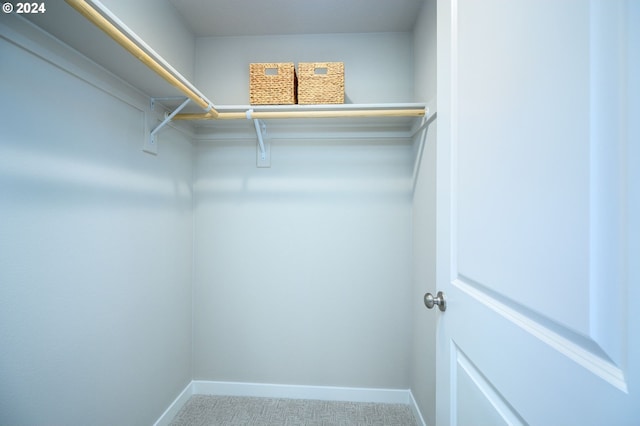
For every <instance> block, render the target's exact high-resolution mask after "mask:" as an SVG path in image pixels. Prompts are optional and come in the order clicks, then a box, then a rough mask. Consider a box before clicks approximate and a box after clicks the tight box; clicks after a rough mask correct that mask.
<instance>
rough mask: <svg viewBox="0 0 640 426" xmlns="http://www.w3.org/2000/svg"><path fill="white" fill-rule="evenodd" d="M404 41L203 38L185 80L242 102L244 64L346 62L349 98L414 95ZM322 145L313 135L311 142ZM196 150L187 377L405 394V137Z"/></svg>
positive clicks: (378, 37) (228, 144) (251, 141)
mask: <svg viewBox="0 0 640 426" xmlns="http://www.w3.org/2000/svg"><path fill="white" fill-rule="evenodd" d="M412 43H413V42H412V38H411V35H410V34H347V35H311V36H270V37H225V38H201V39H197V42H196V46H197V47H196V52H197V53H196V55H197V62H196V84H197V85H198V87H199V88H201V90H202V91H203V92H204V93H208V94H210V95H211V98H212V99H213V100H214V101H215V102H216V103H219V104H247V103H248V102H249V95H248V86H249V84H248V67H249V63H251V62H287V61H291V62H295V63H297V62H300V61H343V62H345V88H346V93H347V96H348V97H350V100H351V101H352V102H356V103H360V102H383V101H386V102H401V101H402V102H406V101H411V100H412V99H413V59H412ZM320 135H321V134H320ZM317 136H318V134H313V135H312V137H314V138H316V139H312V140H301V139H295V138H294V139H281V140H278V139H275V140H273V141H272V143H273V146H272V153H271V155H272V167H271V168H270V169H256V166H255V161H256V151H255V150H256V148H255V144H256V142H255V136H251V134H249V138H248V139H246V140H228V141H222V142H216V143H213V142H207V141H204V142H201V143H200V144H199V145H198V149H197V155H196V158H197V159H196V171H195V173H196V175H195V181H194V185H195V188H194V189H195V197H196V204H195V220H196V233H195V253H196V259H195V265H196V270H195V282H194V378H195V379H205V380H225V381H248V382H263V383H284V384H305V385H329V386H331V385H333V386H363V387H382V388H404V389H406V388H408V386H409V383H408V380H409V363H408V361H409V349H410V347H409V343H410V310H409V309H408V306H409V303H410V300H409V292H410V285H411V167H412V164H413V163H412V146H411V144H410V143H409V142H408V141H406V140H405V141H401V142H399V141H389V140H384V141H371V140H358V141H347V140H322V139H318V138H317Z"/></svg>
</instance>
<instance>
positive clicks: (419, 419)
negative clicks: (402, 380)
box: [409, 389, 427, 426]
mask: <svg viewBox="0 0 640 426" xmlns="http://www.w3.org/2000/svg"><path fill="white" fill-rule="evenodd" d="M409 407H410V408H411V412H412V413H413V418H414V419H416V422H418V425H420V426H427V422H425V421H424V417H422V413H421V412H420V407H418V403H417V402H416V400H415V398H414V397H413V392H411V389H409Z"/></svg>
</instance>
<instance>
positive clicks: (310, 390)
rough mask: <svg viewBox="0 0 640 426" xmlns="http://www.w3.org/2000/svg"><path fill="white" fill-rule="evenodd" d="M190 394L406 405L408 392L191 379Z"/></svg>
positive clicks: (406, 390) (404, 390)
mask: <svg viewBox="0 0 640 426" xmlns="http://www.w3.org/2000/svg"><path fill="white" fill-rule="evenodd" d="M192 383H193V386H194V392H193V393H194V394H203V395H230V396H256V397H264V398H292V399H316V400H324V401H350V402H379V403H388V404H408V403H409V390H408V389H375V388H345V387H335V386H303V385H276V384H264V383H238V382H211V381H201V380H194V381H193V382H192Z"/></svg>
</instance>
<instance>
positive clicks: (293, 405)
mask: <svg viewBox="0 0 640 426" xmlns="http://www.w3.org/2000/svg"><path fill="white" fill-rule="evenodd" d="M205 425H206V426H212V425H216V426H218V425H219V426H240V425H243V426H293V425H309V426H347V425H363V426H369V425H379V426H417V423H416V421H415V419H414V417H413V414H412V412H411V409H410V408H409V406H408V405H404V404H373V403H363V402H336V401H316V400H303V399H283V398H253V397H236V396H210V395H194V396H192V397H191V398H190V399H189V401H187V403H186V404H185V405H184V407H182V409H181V410H180V412H179V413H178V414H177V415H176V417H175V418H174V419H173V421H172V422H171V426H205Z"/></svg>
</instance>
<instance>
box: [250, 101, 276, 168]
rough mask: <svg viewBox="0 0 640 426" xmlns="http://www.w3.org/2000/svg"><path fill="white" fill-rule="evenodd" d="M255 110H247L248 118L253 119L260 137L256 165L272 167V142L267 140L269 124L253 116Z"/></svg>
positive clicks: (257, 134)
mask: <svg viewBox="0 0 640 426" xmlns="http://www.w3.org/2000/svg"><path fill="white" fill-rule="evenodd" d="M252 114H253V110H252V109H250V110H248V111H247V112H246V116H247V120H253V125H254V127H255V128H256V136H257V137H258V145H257V147H256V167H265V168H268V167H271V144H270V143H269V141H268V140H267V124H266V123H265V122H264V121H262V120H258V119H256V118H252Z"/></svg>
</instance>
